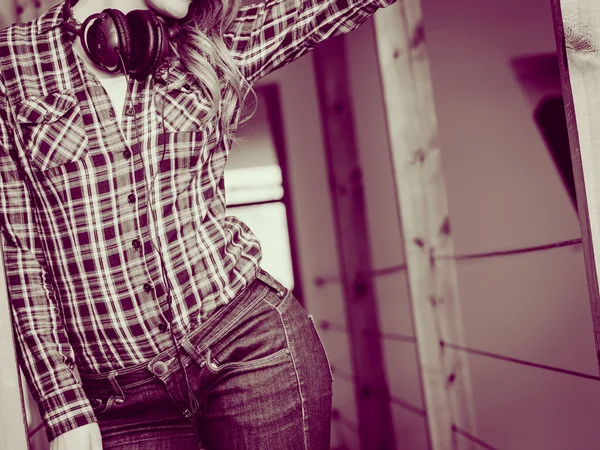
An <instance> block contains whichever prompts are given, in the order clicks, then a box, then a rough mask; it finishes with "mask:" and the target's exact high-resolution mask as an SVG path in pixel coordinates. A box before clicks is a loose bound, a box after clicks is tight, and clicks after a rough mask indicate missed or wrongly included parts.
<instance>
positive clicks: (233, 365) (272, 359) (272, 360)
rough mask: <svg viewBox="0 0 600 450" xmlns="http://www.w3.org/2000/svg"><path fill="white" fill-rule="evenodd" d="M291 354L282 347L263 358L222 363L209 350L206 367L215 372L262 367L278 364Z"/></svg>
mask: <svg viewBox="0 0 600 450" xmlns="http://www.w3.org/2000/svg"><path fill="white" fill-rule="evenodd" d="M289 354H290V351H289V350H288V349H287V348H282V349H281V350H278V351H276V352H275V353H273V354H270V355H267V356H264V357H262V358H257V359H252V360H250V361H241V362H225V363H220V362H219V361H217V360H216V359H214V358H213V357H212V356H211V352H210V350H208V352H206V367H207V368H208V370H210V371H211V372H212V373H215V374H217V373H221V372H223V371H225V370H235V369H245V370H250V369H261V368H264V367H268V366H270V365H273V364H277V363H278V362H279V360H280V359H281V358H283V357H286V356H287V355H289Z"/></svg>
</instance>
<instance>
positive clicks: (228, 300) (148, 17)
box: [0, 0, 392, 450]
mask: <svg viewBox="0 0 600 450" xmlns="http://www.w3.org/2000/svg"><path fill="white" fill-rule="evenodd" d="M391 1H392V0H354V1H353V2H350V3H349V2H348V0H268V1H267V2H265V3H262V4H257V5H251V6H247V7H244V8H240V5H239V0H232V1H229V0H223V1H221V0H199V1H196V0H194V1H190V0H147V1H144V0H120V1H116V0H80V1H79V2H76V1H67V2H66V3H65V4H62V5H58V6H56V7H54V8H52V9H51V10H49V11H48V12H46V13H45V14H44V15H43V16H42V17H41V18H39V19H38V20H37V21H34V22H32V23H27V24H18V25H14V26H12V27H10V28H8V29H6V30H4V31H3V32H2V35H1V37H0V68H1V71H0V77H1V79H0V89H1V92H2V94H3V95H2V96H1V100H0V177H1V178H0V183H1V186H0V202H1V203H0V219H1V224H2V231H3V235H2V240H3V248H4V256H5V260H6V267H7V278H8V283H9V292H10V301H11V305H12V310H13V315H14V322H15V326H16V335H17V338H18V343H19V349H20V362H21V366H22V368H23V370H24V373H25V376H26V378H27V381H28V383H29V386H30V388H31V391H32V393H33V395H34V397H35V399H36V401H37V402H38V405H39V408H40V412H41V414H42V417H43V419H44V421H45V424H46V428H47V434H48V438H49V440H50V441H51V448H52V450H70V449H73V450H99V449H102V448H104V449H128V450H133V449H159V450H160V449H191V448H198V447H199V445H203V446H205V448H207V449H209V450H212V449H224V450H228V449H256V450H270V449H278V450H282V449H285V450H296V449H311V450H313V449H317V450H320V449H326V448H328V445H329V427H330V423H329V422H330V408H331V380H332V379H331V373H330V371H329V368H328V363H327V359H326V356H325V353H324V351H323V347H322V345H321V343H320V341H319V338H318V336H317V334H316V330H315V328H314V325H313V324H312V322H311V321H310V320H309V317H308V316H307V315H306V313H305V312H304V310H303V309H302V307H301V306H300V305H299V304H298V302H297V301H296V300H295V299H294V298H293V297H292V295H291V294H290V292H289V291H287V290H286V289H285V288H284V287H283V286H282V285H280V284H279V283H278V282H277V281H276V280H274V279H273V278H272V277H271V276H269V275H268V274H267V273H266V272H264V271H263V270H262V269H260V260H261V251H260V246H259V243H258V241H257V239H256V237H255V236H254V235H253V234H252V232H251V231H250V230H249V229H248V227H246V226H245V225H244V224H243V223H241V222H240V221H238V220H237V219H235V218H233V217H227V216H226V214H225V198H224V184H223V169H224V165H225V161H226V159H227V155H228V152H229V149H230V147H231V142H232V139H233V133H234V131H235V128H236V126H237V125H238V123H239V122H240V120H243V117H244V111H243V110H242V107H241V105H242V103H243V102H244V99H245V98H246V96H247V95H248V93H250V92H251V88H252V85H253V84H254V83H256V81H258V80H259V79H260V78H261V77H263V76H265V75H266V74H268V73H269V72H271V71H272V70H275V69H277V68H278V67H281V66H283V65H284V64H286V63H288V62H291V61H292V60H294V59H295V58H297V57H299V56H301V55H302V54H304V53H305V52H307V51H308V50H309V49H311V48H312V47H313V46H314V45H316V44H317V43H318V42H320V41H322V40H324V39H326V38H327V37H329V36H333V35H335V34H338V33H340V32H342V31H349V30H351V29H353V28H355V27H357V26H358V25H359V24H360V23H362V22H363V21H364V20H365V19H366V18H367V17H369V16H370V15H371V14H372V13H373V12H374V11H375V10H377V8H379V7H383V6H386V5H387V4H388V3H391ZM117 7H118V8H119V9H120V11H116V10H113V9H111V10H109V11H106V12H104V13H103V14H101V15H97V14H99V13H101V12H102V11H105V10H106V9H107V8H117ZM150 11H152V12H150ZM115 49H116V50H115ZM76 369H77V372H78V374H77V373H75V371H76ZM200 442H201V444H200Z"/></svg>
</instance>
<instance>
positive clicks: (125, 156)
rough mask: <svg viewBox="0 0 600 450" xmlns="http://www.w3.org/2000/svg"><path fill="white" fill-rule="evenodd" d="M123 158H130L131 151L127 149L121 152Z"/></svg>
mask: <svg viewBox="0 0 600 450" xmlns="http://www.w3.org/2000/svg"><path fill="white" fill-rule="evenodd" d="M123 158H125V159H129V158H131V151H130V150H129V149H127V150H125V151H124V152H123Z"/></svg>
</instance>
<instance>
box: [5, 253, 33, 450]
mask: <svg viewBox="0 0 600 450" xmlns="http://www.w3.org/2000/svg"><path fill="white" fill-rule="evenodd" d="M5 273H6V272H5V271H4V258H3V257H2V255H1V254H0V361H2V363H1V364H0V399H2V403H1V404H0V449H11V448H14V449H23V450H25V449H28V448H29V442H28V439H27V418H26V417H25V405H24V404H23V392H22V391H21V379H20V373H19V369H18V367H17V355H16V352H15V342H14V337H13V326H12V314H11V310H10V305H9V302H8V291H7V288H6V277H5Z"/></svg>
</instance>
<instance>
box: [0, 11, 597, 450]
mask: <svg viewBox="0 0 600 450" xmlns="http://www.w3.org/2000/svg"><path fill="white" fill-rule="evenodd" d="M1 1H2V2H4V4H3V5H2V6H3V7H2V8H1V11H2V16H1V25H3V26H7V25H9V24H10V23H12V22H14V21H24V20H29V19H31V18H33V17H34V16H36V15H38V14H39V13H41V12H42V11H44V10H46V9H48V8H49V7H50V6H52V5H53V4H55V3H56V2H47V1H35V2H27V3H26V2H21V5H15V4H14V3H13V2H12V1H7V0H1ZM422 5H423V9H424V16H425V26H426V30H427V41H428V49H429V57H430V62H431V70H432V77H433V84H434V93H435V102H436V108H437V114H438V120H439V132H440V139H441V148H442V154H443V169H444V176H445V181H446V188H447V193H448V200H449V209H450V215H451V219H452V232H453V239H454V245H455V250H456V253H458V254H470V253H480V252H487V251H495V250H506V249H514V248H520V247H527V246H533V245H543V244H547V243H551V242H558V241H564V240H568V239H573V238H578V237H580V235H581V232H580V229H579V223H578V217H577V212H576V209H575V205H574V202H573V189H572V178H571V177H570V159H569V150H568V146H567V144H566V141H565V131H564V128H565V125H564V113H563V112H562V103H561V99H560V81H559V76H558V68H557V61H556V59H557V57H556V45H555V37H554V29H553V24H552V16H551V9H550V2H549V1H548V0H526V1H524V0H502V1H498V0H454V1H452V2H449V1H447V0H422ZM385 13H386V12H385V11H380V12H379V13H378V14H385ZM343 41H344V45H345V46H346V50H347V54H348V59H349V61H348V62H349V69H348V70H349V73H348V76H349V79H350V84H351V86H350V87H351V92H352V104H353V108H354V118H355V128H356V129H355V133H356V137H357V144H358V149H359V151H360V158H361V166H362V167H361V170H362V177H363V184H364V189H365V198H366V221H367V224H368V238H369V246H370V249H371V257H372V261H371V264H372V267H373V268H374V269H375V270H381V271H382V272H383V274H382V275H380V276H378V277H376V278H374V279H373V283H374V290H375V296H376V301H377V309H378V315H379V326H380V331H381V333H382V336H383V338H382V339H381V346H382V351H383V357H384V365H385V371H386V382H387V384H388V390H389V393H390V402H391V405H390V411H391V415H392V417H391V419H392V423H393V435H394V439H395V442H394V443H390V447H389V448H394V447H396V448H398V449H409V450H425V449H428V447H429V443H428V438H427V423H426V420H425V418H424V416H423V414H421V413H420V412H421V411H422V410H423V409H424V404H423V403H424V402H423V399H422V394H421V384H420V383H421V382H420V379H421V375H420V373H419V365H418V361H417V354H416V346H415V344H414V343H412V342H406V341H402V340H394V339H386V338H385V335H386V334H387V335H389V336H392V335H405V336H414V334H415V333H414V330H413V322H412V316H411V308H410V298H409V295H408V284H407V280H406V273H405V272H402V271H398V270H386V269H387V268H390V267H399V266H401V265H402V264H403V263H404V258H403V242H402V239H401V232H400V230H401V226H400V221H399V214H398V208H397V200H396V188H395V183H394V174H393V171H392V162H391V156H390V148H389V143H388V138H387V129H386V122H385V111H384V107H383V98H382V93H381V80H380V74H379V70H378V61H377V57H376V54H377V52H376V47H375V40H374V30H373V23H372V21H369V22H367V23H366V24H364V25H363V26H362V27H361V28H360V29H358V30H356V31H354V32H353V33H351V34H349V35H347V36H346V37H344V38H343ZM257 91H258V94H259V98H260V100H261V103H260V107H259V110H258V113H257V114H256V116H255V117H254V118H253V119H252V120H251V121H250V122H248V123H247V124H245V125H244V126H243V128H242V129H241V131H240V137H241V143H240V145H239V146H238V148H236V149H235V150H234V152H233V154H232V157H231V160H230V164H229V168H228V172H227V176H226V182H227V189H228V201H229V203H230V214H232V215H237V216H239V217H240V218H242V219H243V220H245V221H247V223H248V224H249V225H250V226H251V228H253V229H254V231H255V232H256V233H257V234H258V236H259V237H260V238H261V239H262V243H263V247H264V252H265V260H264V266H265V268H266V269H267V270H268V271H271V272H272V273H273V274H274V275H276V276H277V277H278V278H279V279H281V280H282V282H284V283H285V284H286V285H287V286H288V287H290V288H293V289H294V291H295V293H296V295H297V296H298V297H299V298H300V299H301V301H302V302H303V303H304V305H305V307H306V308H307V310H308V312H309V313H310V314H312V315H313V316H314V318H315V322H316V324H317V326H318V327H319V332H320V335H321V337H322V339H323V341H324V343H325V347H326V350H327V353H328V355H329V359H330V362H331V364H332V366H333V369H334V376H335V380H334V409H335V411H334V421H333V424H332V440H331V448H332V449H337V450H356V449H359V447H360V446H359V433H360V432H361V428H360V427H361V424H360V423H358V420H357V406H356V405H357V401H356V397H355V386H354V379H353V375H352V372H353V369H352V358H351V354H350V349H349V337H348V334H347V328H346V327H345V318H346V312H345V302H344V294H343V289H342V285H341V283H340V281H339V280H340V270H339V266H340V264H339V259H338V249H337V241H336V227H335V224H334V215H333V214H334V213H333V208H332V197H331V194H330V184H329V181H328V172H327V163H326V154H325V153H326V152H325V148H324V135H323V127H322V121H321V110H320V107H319V98H318V94H317V81H316V77H315V67H314V60H313V55H310V54H309V55H307V56H304V57H302V58H301V59H299V60H298V61H296V62H294V63H293V64H291V65H289V66H287V67H285V68H283V69H281V70H279V71H277V72H276V73H274V74H272V75H271V76H269V77H268V78H266V79H264V80H263V81H262V82H261V83H260V85H259V87H258V89H257ZM458 277H459V279H458V281H459V293H460V301H461V305H462V311H463V324H464V329H465V334H466V344H467V346H469V347H471V348H476V349H481V350H485V351H489V352H493V353H497V354H501V355H507V356H511V357H514V358H519V359H523V360H527V361H533V362H536V363H539V364H545V365H550V366H556V367H562V368H565V369H568V370H573V371H577V372H581V373H585V374H590V375H597V374H598V373H597V366H596V354H595V349H594V337H593V332H592V319H591V314H590V305H589V300H588V292H587V284H586V277H585V267H584V259H583V251H582V248H581V246H575V247H565V248H561V249H555V250H551V251H546V252H537V253H531V254H526V255H518V256H507V257H502V258H493V259H485V260H475V261H464V262H458ZM323 325H325V326H323ZM469 365H470V371H471V378H472V389H473V397H474V406H475V415H476V421H477V435H478V437H479V438H480V439H481V440H482V441H485V442H487V445H488V447H485V444H484V443H482V444H480V445H479V447H480V448H498V449H506V450H509V449H515V450H516V449H524V450H532V449H540V450H541V449H544V450H564V449H595V448H598V445H597V441H598V437H600V432H599V431H598V426H597V423H598V420H597V419H598V417H597V416H596V415H597V414H598V415H599V416H600V409H599V406H598V405H600V384H598V383H597V382H596V381H593V380H589V379H584V378H577V377H571V376H568V375H565V374H560V373H554V372H549V371H544V370H540V369H538V368H534V367H526V366H523V365H517V364H510V363H508V362H505V361H499V360H494V359H490V358H484V357H481V356H469ZM394 399H395V400H394ZM29 410H30V414H29V417H30V419H29V420H30V430H31V431H32V438H31V442H32V448H33V449H34V450H43V449H46V448H47V443H46V442H45V437H44V433H43V431H39V432H35V431H36V430H37V429H38V424H39V418H38V417H37V410H36V408H35V407H32V406H30V408H29ZM473 448H478V446H477V445H476V446H474V447H473ZM365 450H366V449H365Z"/></svg>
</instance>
